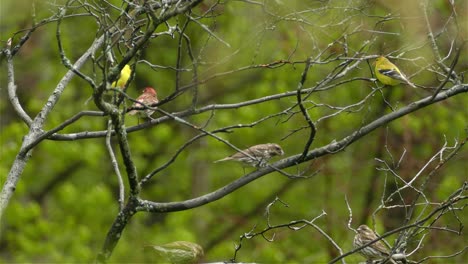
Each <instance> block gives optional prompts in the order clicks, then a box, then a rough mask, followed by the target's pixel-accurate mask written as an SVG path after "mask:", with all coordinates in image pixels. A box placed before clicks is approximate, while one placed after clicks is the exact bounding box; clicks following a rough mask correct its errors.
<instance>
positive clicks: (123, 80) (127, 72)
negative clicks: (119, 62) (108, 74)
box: [112, 64, 132, 88]
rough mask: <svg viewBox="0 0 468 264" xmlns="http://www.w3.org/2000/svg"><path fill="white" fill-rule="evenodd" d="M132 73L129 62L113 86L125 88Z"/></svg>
mask: <svg viewBox="0 0 468 264" xmlns="http://www.w3.org/2000/svg"><path fill="white" fill-rule="evenodd" d="M131 74H132V69H131V68H130V66H128V64H127V65H125V66H124V67H123V69H122V70H121V71H120V75H119V79H118V80H117V81H115V82H113V83H112V87H118V88H124V87H125V84H126V83H127V81H128V79H129V78H130V75H131Z"/></svg>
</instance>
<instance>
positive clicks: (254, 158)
mask: <svg viewBox="0 0 468 264" xmlns="http://www.w3.org/2000/svg"><path fill="white" fill-rule="evenodd" d="M243 152H245V153H246V154H248V155H249V156H250V157H249V156H247V155H246V154H244V153H243ZM283 154H284V151H283V149H282V148H281V147H280V146H279V145H278V144H274V143H267V144H259V145H255V146H252V147H250V148H248V149H244V150H243V151H242V152H237V153H235V154H233V155H231V156H229V157H226V158H224V159H220V160H217V161H215V163H216V162H221V161H228V160H234V161H240V162H243V163H245V164H247V165H250V166H253V167H256V168H261V167H265V166H266V164H267V162H268V160H269V159H271V158H272V157H274V156H277V155H283Z"/></svg>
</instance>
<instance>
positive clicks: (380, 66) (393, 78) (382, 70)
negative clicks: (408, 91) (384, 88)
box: [375, 56, 416, 88]
mask: <svg viewBox="0 0 468 264" xmlns="http://www.w3.org/2000/svg"><path fill="white" fill-rule="evenodd" d="M375 76H376V77H377V79H378V80H379V81H380V82H381V83H383V84H385V85H391V86H395V85H397V84H399V83H406V84H408V85H409V86H411V87H413V88H416V86H415V85H414V84H412V83H411V82H410V81H409V80H408V79H407V78H406V76H405V75H404V74H403V73H401V72H400V70H399V69H398V68H397V66H395V64H393V63H391V62H390V61H389V60H388V59H387V58H385V57H383V56H380V57H378V58H377V59H376V60H375Z"/></svg>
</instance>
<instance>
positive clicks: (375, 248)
mask: <svg viewBox="0 0 468 264" xmlns="http://www.w3.org/2000/svg"><path fill="white" fill-rule="evenodd" d="M377 238H378V236H377V235H376V234H375V232H374V231H373V230H372V229H370V228H369V227H368V226H366V225H361V226H359V227H358V229H357V234H356V235H355V236H354V241H353V246H354V248H359V247H362V246H363V245H365V244H367V243H369V242H371V241H372V240H375V239H377ZM359 253H360V254H361V255H362V256H364V257H365V258H366V259H367V260H375V259H385V258H388V257H389V256H390V251H389V250H388V248H387V247H386V246H385V244H384V243H383V242H382V241H381V240H379V241H377V242H375V243H373V244H370V245H369V246H367V247H365V248H363V249H361V250H360V251H359ZM388 261H389V262H390V263H395V264H396V262H395V261H394V260H393V259H391V258H389V260H388Z"/></svg>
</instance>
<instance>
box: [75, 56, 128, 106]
mask: <svg viewBox="0 0 468 264" xmlns="http://www.w3.org/2000/svg"><path fill="white" fill-rule="evenodd" d="M131 74H132V69H131V68H130V66H129V65H128V64H126V65H125V66H124V67H123V69H122V70H121V71H120V74H119V78H118V79H117V81H114V82H113V83H112V88H120V89H123V88H124V87H125V84H127V82H128V79H130V75H131ZM91 99H93V97H92V96H91V97H90V98H88V99H86V101H85V103H84V104H85V105H86V104H88V103H89V101H90V100H91Z"/></svg>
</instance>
